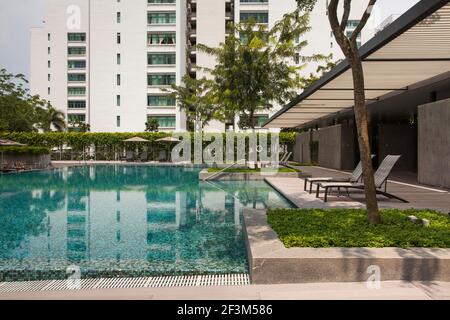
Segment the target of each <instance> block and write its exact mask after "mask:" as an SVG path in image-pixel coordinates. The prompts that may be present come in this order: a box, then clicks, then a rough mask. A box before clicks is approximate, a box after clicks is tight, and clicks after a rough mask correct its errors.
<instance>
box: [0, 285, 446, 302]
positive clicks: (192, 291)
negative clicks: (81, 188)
mask: <svg viewBox="0 0 450 320" xmlns="http://www.w3.org/2000/svg"><path fill="white" fill-rule="evenodd" d="M0 299H62V300H64V299H94V300H96V299H128V300H135V299H145V300H152V299H153V300H379V299H385V300H400V299H401V300H409V299H411V300H413V299H414V300H431V299H435V300H450V282H432V283H421V282H401V281H388V282H382V283H381V287H380V289H369V288H368V287H367V284H366V283H318V284H317V283H307V284H286V285H260V286H256V285H249V286H236V287H234V286H229V287H182V288H148V289H108V290H91V291H63V292H58V291H55V292H19V293H8V294H1V295H0Z"/></svg>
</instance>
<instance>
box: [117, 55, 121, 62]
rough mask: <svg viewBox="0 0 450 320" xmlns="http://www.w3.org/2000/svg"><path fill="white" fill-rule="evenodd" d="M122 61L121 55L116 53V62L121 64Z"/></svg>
mask: <svg viewBox="0 0 450 320" xmlns="http://www.w3.org/2000/svg"><path fill="white" fill-rule="evenodd" d="M121 63H122V57H121V55H120V53H118V54H117V64H121Z"/></svg>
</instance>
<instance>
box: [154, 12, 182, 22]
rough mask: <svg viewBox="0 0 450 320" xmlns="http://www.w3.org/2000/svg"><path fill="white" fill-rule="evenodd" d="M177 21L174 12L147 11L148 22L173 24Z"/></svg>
mask: <svg viewBox="0 0 450 320" xmlns="http://www.w3.org/2000/svg"><path fill="white" fill-rule="evenodd" d="M176 22H177V19H176V14H175V12H148V13H147V23H148V24H175V23H176Z"/></svg>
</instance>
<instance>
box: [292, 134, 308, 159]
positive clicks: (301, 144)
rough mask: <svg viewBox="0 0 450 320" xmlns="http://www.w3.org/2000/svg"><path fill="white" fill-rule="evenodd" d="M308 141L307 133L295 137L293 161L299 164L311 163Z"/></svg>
mask: <svg viewBox="0 0 450 320" xmlns="http://www.w3.org/2000/svg"><path fill="white" fill-rule="evenodd" d="M309 141H310V133H309V132H303V133H300V134H298V135H297V138H296V142H295V146H294V161H296V162H300V163H309V162H310V161H311V154H310V150H309Z"/></svg>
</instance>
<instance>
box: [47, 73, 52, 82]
mask: <svg viewBox="0 0 450 320" xmlns="http://www.w3.org/2000/svg"><path fill="white" fill-rule="evenodd" d="M51 77H52V76H51V75H50V73H49V74H48V75H47V78H48V81H50V79H51Z"/></svg>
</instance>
